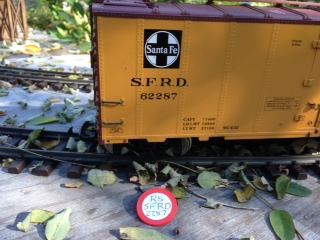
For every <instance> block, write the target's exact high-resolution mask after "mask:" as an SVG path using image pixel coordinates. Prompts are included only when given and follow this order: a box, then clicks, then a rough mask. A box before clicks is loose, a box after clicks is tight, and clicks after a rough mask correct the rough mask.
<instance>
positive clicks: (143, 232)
mask: <svg viewBox="0 0 320 240" xmlns="http://www.w3.org/2000/svg"><path fill="white" fill-rule="evenodd" d="M120 239H123V240H150V239H152V240H172V238H170V237H168V236H166V235H164V234H162V233H160V232H158V231H156V230H152V229H146V228H139V227H128V228H120Z"/></svg>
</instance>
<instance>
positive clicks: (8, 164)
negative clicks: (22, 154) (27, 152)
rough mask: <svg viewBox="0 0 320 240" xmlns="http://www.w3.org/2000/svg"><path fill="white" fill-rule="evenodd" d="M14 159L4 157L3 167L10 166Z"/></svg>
mask: <svg viewBox="0 0 320 240" xmlns="http://www.w3.org/2000/svg"><path fill="white" fill-rule="evenodd" d="M13 161H14V160H13V159H12V158H7V159H3V160H2V167H3V168H8V167H10V165H11V164H12V163H13Z"/></svg>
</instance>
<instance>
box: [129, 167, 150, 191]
mask: <svg viewBox="0 0 320 240" xmlns="http://www.w3.org/2000/svg"><path fill="white" fill-rule="evenodd" d="M132 164H133V166H134V168H135V169H136V172H137V174H138V176H139V183H140V184H141V185H147V184H148V182H149V179H150V175H149V172H148V170H147V169H146V168H144V167H143V166H141V165H140V164H139V163H137V162H135V161H133V162H132Z"/></svg>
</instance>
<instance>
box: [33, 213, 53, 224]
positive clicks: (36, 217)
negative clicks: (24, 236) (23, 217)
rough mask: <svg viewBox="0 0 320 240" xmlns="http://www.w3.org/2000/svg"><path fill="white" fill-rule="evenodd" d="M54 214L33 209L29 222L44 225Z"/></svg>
mask: <svg viewBox="0 0 320 240" xmlns="http://www.w3.org/2000/svg"><path fill="white" fill-rule="evenodd" d="M55 215H56V214H55V213H54V212H50V211H46V210H40V209H34V210H32V212H31V220H30V221H31V222H32V223H44V224H46V223H47V222H48V221H49V220H50V219H52V218H53V217H54V216H55Z"/></svg>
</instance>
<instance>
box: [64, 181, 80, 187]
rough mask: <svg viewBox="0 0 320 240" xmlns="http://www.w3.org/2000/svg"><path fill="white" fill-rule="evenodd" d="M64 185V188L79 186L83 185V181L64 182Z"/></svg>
mask: <svg viewBox="0 0 320 240" xmlns="http://www.w3.org/2000/svg"><path fill="white" fill-rule="evenodd" d="M64 186H65V187H66V188H80V187H82V186H83V183H82V182H75V183H66V184H65V185H64Z"/></svg>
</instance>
